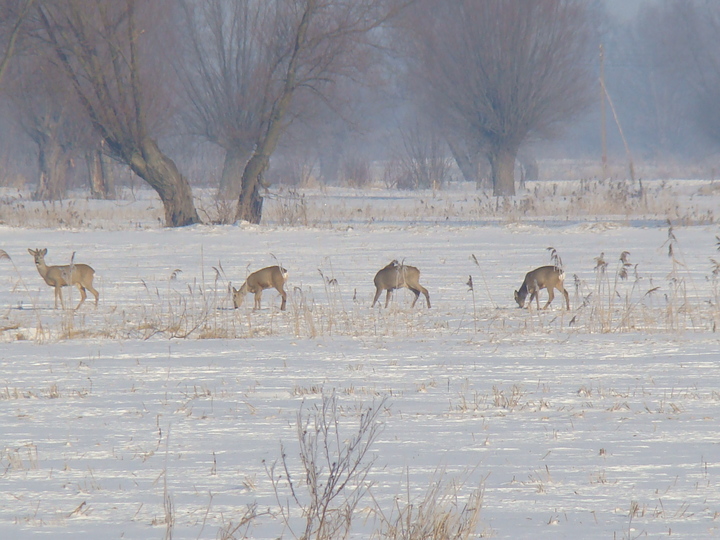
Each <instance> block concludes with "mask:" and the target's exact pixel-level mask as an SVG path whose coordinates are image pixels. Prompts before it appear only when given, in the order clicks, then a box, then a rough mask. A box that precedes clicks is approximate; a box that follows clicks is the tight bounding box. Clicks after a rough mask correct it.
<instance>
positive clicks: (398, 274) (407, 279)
mask: <svg viewBox="0 0 720 540" xmlns="http://www.w3.org/2000/svg"><path fill="white" fill-rule="evenodd" d="M374 281H375V298H373V302H372V306H371V307H375V302H377V300H378V298H380V294H381V293H382V292H383V291H387V294H386V295H385V307H388V304H389V303H390V296H391V295H392V291H394V290H395V289H402V288H406V289H410V290H411V291H412V292H413V293H415V300H413V303H412V306H411V307H415V303H416V302H417V301H418V298H419V297H420V293H423V294H424V295H425V299H426V300H427V307H428V308H430V294H429V293H428V291H427V289H426V288H425V287H423V286H422V285H420V270H418V269H417V268H415V267H414V266H409V265H406V264H404V263H399V262H397V260H394V261H392V262H391V263H390V264H388V265H387V266H386V267H385V268H382V269H381V270H380V271H378V273H377V274H375V280H374Z"/></svg>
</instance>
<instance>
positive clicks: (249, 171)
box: [235, 152, 270, 225]
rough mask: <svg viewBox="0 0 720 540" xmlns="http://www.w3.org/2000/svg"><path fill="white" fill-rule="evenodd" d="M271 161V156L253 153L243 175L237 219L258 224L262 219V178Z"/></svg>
mask: <svg viewBox="0 0 720 540" xmlns="http://www.w3.org/2000/svg"><path fill="white" fill-rule="evenodd" d="M269 162H270V159H269V157H267V156H263V155H262V154H258V153H257V152H256V153H255V154H253V157H251V158H250V161H248V163H247V165H246V166H245V170H244V171H243V175H242V184H241V185H242V188H241V191H240V198H239V200H238V209H237V214H236V216H235V219H236V220H238V221H247V222H249V223H254V224H255V225H258V224H259V223H260V220H261V219H262V203H263V199H262V196H261V195H260V179H261V178H262V174H263V172H264V171H265V169H266V168H267V166H268V163H269Z"/></svg>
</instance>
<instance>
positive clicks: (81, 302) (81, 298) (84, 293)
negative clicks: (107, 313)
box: [75, 283, 87, 309]
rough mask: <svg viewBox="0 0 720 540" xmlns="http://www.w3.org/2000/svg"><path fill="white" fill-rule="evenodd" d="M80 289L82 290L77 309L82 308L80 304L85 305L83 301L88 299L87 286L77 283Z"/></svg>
mask: <svg viewBox="0 0 720 540" xmlns="http://www.w3.org/2000/svg"><path fill="white" fill-rule="evenodd" d="M77 288H78V291H80V302H78V305H77V306H75V309H78V308H80V306H82V305H83V302H84V301H85V300H86V299H87V293H86V292H85V287H83V286H82V285H80V284H79V283H77Z"/></svg>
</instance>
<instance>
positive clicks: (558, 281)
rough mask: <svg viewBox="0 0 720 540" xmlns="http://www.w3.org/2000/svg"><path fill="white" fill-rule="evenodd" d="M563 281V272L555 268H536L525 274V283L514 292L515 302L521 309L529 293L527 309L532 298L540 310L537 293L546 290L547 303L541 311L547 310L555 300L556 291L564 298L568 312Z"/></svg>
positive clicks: (568, 303) (568, 297) (568, 296)
mask: <svg viewBox="0 0 720 540" xmlns="http://www.w3.org/2000/svg"><path fill="white" fill-rule="evenodd" d="M564 279H565V272H563V270H562V269H561V268H558V267H557V266H541V267H540V268H536V269H535V270H533V271H532V272H528V273H527V274H525V281H523V284H522V285H521V286H520V290H519V291H515V301H516V302H517V303H518V306H520V307H521V308H523V307H525V298H527V295H528V293H530V302H528V308H530V304H532V301H533V298H534V299H535V303H536V304H537V308H538V309H540V300H539V298H538V293H539V292H540V290H541V289H547V292H548V296H549V298H548V301H547V303H546V304H545V305H544V306H543V309H547V307H548V306H549V305H550V302H552V301H553V299H554V298H555V291H554V289H557V290H558V291H560V292H561V293H562V294H563V296H564V297H565V303H566V304H567V308H568V311H570V295H569V294H568V292H567V291H566V290H565V287H564V286H563V280H564Z"/></svg>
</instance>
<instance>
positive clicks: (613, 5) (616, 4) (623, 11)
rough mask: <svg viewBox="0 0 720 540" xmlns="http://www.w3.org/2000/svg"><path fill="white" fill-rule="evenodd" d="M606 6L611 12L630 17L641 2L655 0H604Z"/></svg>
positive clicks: (652, 0)
mask: <svg viewBox="0 0 720 540" xmlns="http://www.w3.org/2000/svg"><path fill="white" fill-rule="evenodd" d="M606 1H607V3H608V6H609V7H610V9H611V10H612V12H613V13H617V14H618V15H621V16H623V17H627V18H630V17H632V16H633V15H635V13H636V12H637V10H638V8H639V7H640V5H641V4H644V3H645V2H647V1H651V2H656V1H657V0H606Z"/></svg>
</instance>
